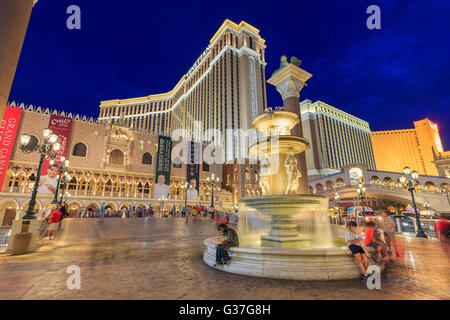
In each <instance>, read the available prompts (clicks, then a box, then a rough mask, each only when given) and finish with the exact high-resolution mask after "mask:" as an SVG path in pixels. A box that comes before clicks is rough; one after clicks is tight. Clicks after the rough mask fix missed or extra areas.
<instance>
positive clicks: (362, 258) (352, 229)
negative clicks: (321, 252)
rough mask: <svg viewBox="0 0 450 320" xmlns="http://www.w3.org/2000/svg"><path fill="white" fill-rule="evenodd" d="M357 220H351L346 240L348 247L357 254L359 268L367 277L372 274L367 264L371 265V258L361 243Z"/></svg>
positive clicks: (346, 232) (365, 277) (364, 277)
mask: <svg viewBox="0 0 450 320" xmlns="http://www.w3.org/2000/svg"><path fill="white" fill-rule="evenodd" d="M356 226H357V224H356V222H355V221H350V222H349V223H348V229H347V230H346V231H345V241H346V242H347V244H348V248H349V249H350V251H351V252H352V253H353V255H354V256H355V258H356V260H357V261H358V264H359V268H360V269H361V271H362V273H361V277H362V278H363V279H367V278H368V277H369V276H370V275H369V274H368V273H367V266H368V265H369V258H367V256H366V253H365V252H364V250H363V248H361V246H360V245H359V242H360V241H361V239H359V237H358V234H357V233H356Z"/></svg>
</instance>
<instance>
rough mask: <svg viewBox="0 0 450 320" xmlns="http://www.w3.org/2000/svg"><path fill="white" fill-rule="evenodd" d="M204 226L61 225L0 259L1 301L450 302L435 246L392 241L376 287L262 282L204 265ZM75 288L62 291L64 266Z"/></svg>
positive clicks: (145, 222)
mask: <svg viewBox="0 0 450 320" xmlns="http://www.w3.org/2000/svg"><path fill="white" fill-rule="evenodd" d="M214 235H216V231H215V228H214V224H213V222H212V221H211V220H197V221H189V222H188V223H186V222H185V220H184V219H182V218H174V219H173V218H163V219H161V220H160V219H159V218H154V219H142V218H141V219H140V218H131V219H113V218H109V219H104V220H103V221H101V220H100V219H65V220H64V224H63V228H62V230H61V231H60V232H59V234H58V235H57V237H56V239H55V240H46V241H44V242H43V243H42V246H41V247H40V248H39V250H38V251H37V252H35V253H32V254H27V255H21V256H11V255H5V254H3V255H0V299H1V300H11V299H13V300H16V299H25V300H49V299H51V300H54V299H87V300H98V299H119V300H125V299H161V300H173V299H192V300H208V299H218V300H240V299H254V300H272V299H276V300H297V299H317V300H322V299H344V300H349V299H350V300H353V299H354V300H359V299H405V300H408V299H424V300H428V299H441V300H442V299H443V300H449V299H450V272H449V270H450V258H449V256H447V254H446V253H445V251H444V249H443V247H442V246H441V243H440V242H439V241H438V240H429V239H428V240H426V239H417V238H414V237H399V238H400V240H399V242H400V244H401V247H402V248H403V250H404V254H403V257H402V259H401V260H397V261H396V263H395V264H394V265H393V266H389V267H388V268H387V269H386V270H385V271H384V272H383V274H382V278H381V289H380V290H369V289H368V288H367V286H366V283H365V282H364V281H363V280H360V279H355V280H342V281H293V280H277V279H263V278H255V277H249V276H242V275H235V274H230V273H226V272H222V271H220V270H215V269H213V268H210V267H208V266H207V265H205V264H204V263H203V260H202V254H203V250H204V245H203V240H204V239H205V238H208V237H211V236H214ZM72 265H75V266H78V267H79V268H80V274H81V276H80V285H81V288H80V289H69V288H68V286H67V284H66V282H67V280H68V279H69V277H70V276H71V275H72V274H69V273H67V268H68V267H69V266H72Z"/></svg>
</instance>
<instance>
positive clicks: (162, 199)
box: [159, 197, 167, 218]
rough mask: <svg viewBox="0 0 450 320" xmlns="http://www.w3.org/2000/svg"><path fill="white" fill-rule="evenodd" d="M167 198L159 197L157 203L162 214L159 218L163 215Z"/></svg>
mask: <svg viewBox="0 0 450 320" xmlns="http://www.w3.org/2000/svg"><path fill="white" fill-rule="evenodd" d="M166 200H167V198H166V197H160V198H159V201H160V202H161V208H162V214H160V216H159V217H160V218H161V217H162V215H163V214H164V208H165V203H166Z"/></svg>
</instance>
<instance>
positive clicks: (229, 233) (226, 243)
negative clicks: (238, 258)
mask: <svg viewBox="0 0 450 320" xmlns="http://www.w3.org/2000/svg"><path fill="white" fill-rule="evenodd" d="M219 231H220V232H221V233H222V238H221V239H220V242H219V243H218V244H216V263H215V264H214V266H217V265H219V264H227V263H228V261H230V260H231V258H230V256H229V255H228V250H229V249H230V248H231V247H238V246H239V238H238V235H237V232H236V231H235V230H234V229H233V228H229V227H228V226H227V225H226V224H221V225H219ZM225 237H226V238H225ZM224 238H225V239H224Z"/></svg>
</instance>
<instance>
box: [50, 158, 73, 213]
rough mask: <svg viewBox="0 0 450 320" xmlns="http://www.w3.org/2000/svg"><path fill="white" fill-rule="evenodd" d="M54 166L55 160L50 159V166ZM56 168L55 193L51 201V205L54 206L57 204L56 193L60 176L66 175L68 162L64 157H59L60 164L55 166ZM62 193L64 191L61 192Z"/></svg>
mask: <svg viewBox="0 0 450 320" xmlns="http://www.w3.org/2000/svg"><path fill="white" fill-rule="evenodd" d="M54 164H55V160H54V159H52V160H50V165H51V166H53V165H54ZM57 167H58V172H59V173H58V183H57V184H56V192H55V196H54V197H53V201H52V204H55V203H57V202H58V191H59V185H60V182H61V174H62V173H64V174H67V172H66V171H67V169H68V167H69V160H66V158H65V157H61V163H60V164H59V165H57ZM63 192H64V190H63Z"/></svg>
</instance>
